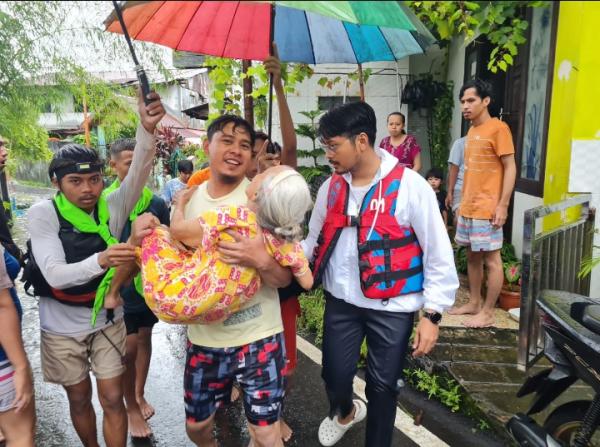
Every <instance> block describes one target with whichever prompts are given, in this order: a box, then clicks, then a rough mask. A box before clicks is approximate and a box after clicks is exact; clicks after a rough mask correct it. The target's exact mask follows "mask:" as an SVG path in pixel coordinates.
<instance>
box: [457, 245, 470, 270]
mask: <svg viewBox="0 0 600 447" xmlns="http://www.w3.org/2000/svg"><path fill="white" fill-rule="evenodd" d="M454 264H455V265H456V271H457V272H458V273H462V274H463V275H466V274H467V268H468V261H467V247H464V246H462V245H456V246H455V248H454Z"/></svg>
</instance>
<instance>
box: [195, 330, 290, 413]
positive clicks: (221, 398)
mask: <svg viewBox="0 0 600 447" xmlns="http://www.w3.org/2000/svg"><path fill="white" fill-rule="evenodd" d="M285 365H286V362H285V344H284V342H283V335H282V334H276V335H273V336H271V337H267V338H264V339H262V340H258V341H256V342H254V343H250V344H247V345H243V346H238V347H235V348H207V347H204V346H197V345H194V344H192V343H190V342H188V347H187V359H186V366H185V374H184V379H183V387H184V401H185V415H186V419H187V421H188V422H201V421H204V420H206V419H208V418H209V417H210V416H211V415H213V414H214V413H215V411H217V409H218V408H220V407H221V406H223V404H226V403H229V402H230V396H231V387H232V385H233V381H234V380H236V381H237V382H238V383H239V384H240V387H241V388H242V399H243V402H244V410H245V413H246V417H247V418H248V421H249V422H250V423H251V424H254V425H270V424H273V423H275V422H277V420H279V417H280V415H281V409H282V401H283V396H284V390H285V367H286V366H285Z"/></svg>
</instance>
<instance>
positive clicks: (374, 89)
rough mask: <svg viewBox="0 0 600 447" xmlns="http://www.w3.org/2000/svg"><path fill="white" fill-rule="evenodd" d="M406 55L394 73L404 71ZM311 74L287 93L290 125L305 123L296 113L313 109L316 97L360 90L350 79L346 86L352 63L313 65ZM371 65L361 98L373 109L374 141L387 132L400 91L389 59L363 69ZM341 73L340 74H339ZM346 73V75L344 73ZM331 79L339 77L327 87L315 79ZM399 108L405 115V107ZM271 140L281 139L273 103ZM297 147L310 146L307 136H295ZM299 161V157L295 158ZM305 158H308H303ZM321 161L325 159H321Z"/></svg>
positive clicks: (275, 105) (309, 147)
mask: <svg viewBox="0 0 600 447" xmlns="http://www.w3.org/2000/svg"><path fill="white" fill-rule="evenodd" d="M408 66H409V62H408V58H406V59H404V60H402V61H399V62H398V72H399V73H400V74H404V75H407V74H408ZM313 68H314V70H315V74H314V75H313V76H312V77H311V78H310V79H306V80H304V81H303V82H302V83H300V84H298V85H297V86H296V93H294V94H289V95H288V96H287V101H288V105H289V107H290V111H291V114H292V120H293V122H294V125H295V126H297V125H298V124H301V123H308V122H309V120H308V118H306V117H305V116H303V115H301V114H300V112H303V111H310V110H316V109H317V106H318V97H319V96H342V97H343V96H344V94H345V95H346V96H360V89H359V85H358V82H357V81H350V84H349V86H348V87H347V88H346V82H345V81H346V79H347V75H346V74H347V73H352V72H354V71H355V70H356V69H357V66H356V65H348V64H339V65H337V64H336V65H316V66H314V67H313ZM367 68H371V69H373V73H372V74H371V76H370V77H369V79H368V80H367V83H366V84H365V100H366V102H367V103H368V104H370V105H371V106H372V107H373V109H374V110H375V114H376V116H377V138H376V144H379V141H380V140H381V139H382V138H383V137H385V136H386V135H387V124H386V120H387V116H388V114H390V113H391V112H394V111H397V110H398V107H399V102H400V101H399V95H400V94H401V91H400V89H399V84H398V82H397V76H396V75H395V74H396V63H393V62H374V63H368V64H364V65H363V70H364V69H367ZM340 73H341V74H340ZM344 73H346V74H344ZM325 76H327V77H329V78H330V79H332V80H333V79H334V78H335V77H337V76H340V77H341V78H342V80H341V81H340V82H338V83H337V84H335V85H334V86H333V87H332V88H331V89H329V88H327V87H322V86H320V85H319V84H318V81H319V79H320V78H322V77H325ZM401 111H402V112H403V113H405V114H406V107H405V106H403V107H402V108H401ZM272 134H273V140H274V141H277V142H281V127H280V124H279V109H278V107H277V103H275V104H274V105H273V132H272ZM298 138H299V139H298V148H299V149H307V150H308V149H312V146H311V142H310V140H309V139H308V138H301V137H298ZM299 161H300V163H302V161H301V160H299ZM307 161H308V160H307ZM323 163H325V160H323Z"/></svg>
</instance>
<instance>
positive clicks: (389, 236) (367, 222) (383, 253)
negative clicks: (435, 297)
mask: <svg viewBox="0 0 600 447" xmlns="http://www.w3.org/2000/svg"><path fill="white" fill-rule="evenodd" d="M404 169H405V168H404V167H402V166H400V165H396V166H395V167H394V169H392V171H391V172H390V173H389V174H388V175H386V176H385V177H384V178H383V179H382V180H381V181H380V182H378V183H377V184H375V185H373V187H371V189H370V190H369V191H368V192H367V194H366V195H365V198H364V199H363V202H362V204H361V207H360V215H359V216H358V217H356V216H349V215H348V196H349V192H350V186H349V185H348V183H347V182H346V180H344V178H343V177H342V176H340V175H336V174H334V175H332V177H331V183H330V184H329V192H328V194H327V215H326V217H325V222H324V223H323V228H322V230H321V234H320V235H319V239H318V241H317V244H318V245H317V247H316V248H315V257H314V259H315V262H314V266H313V274H314V277H315V284H318V283H320V281H321V279H322V277H323V273H324V271H325V267H326V266H327V262H328V261H329V259H330V257H331V254H332V253H333V250H334V248H335V245H336V243H337V241H338V239H339V237H340V234H341V233H342V230H343V229H344V228H346V227H349V226H356V227H357V236H358V256H359V262H358V267H359V270H360V285H361V289H362V292H363V294H364V296H366V297H367V298H372V299H380V300H387V299H389V298H393V297H397V296H400V295H406V294H409V293H415V292H420V291H421V290H423V251H422V250H421V246H420V245H419V241H418V240H417V237H416V235H415V232H414V230H413V228H412V227H411V226H401V225H399V224H398V220H397V219H396V216H395V212H396V199H397V198H398V189H399V187H400V181H401V180H402V175H403V174H404ZM373 223H374V225H373ZM369 233H371V234H369Z"/></svg>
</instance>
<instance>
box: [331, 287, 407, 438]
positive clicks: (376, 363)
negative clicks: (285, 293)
mask: <svg viewBox="0 0 600 447" xmlns="http://www.w3.org/2000/svg"><path fill="white" fill-rule="evenodd" d="M325 298H326V303H325V316H324V331H323V371H322V374H321V376H322V377H323V380H324V381H325V388H326V390H327V396H328V398H329V405H330V414H329V416H330V417H333V416H334V415H335V414H338V415H339V416H340V417H341V418H344V417H346V416H348V414H350V412H351V411H352V406H353V403H352V395H353V391H352V381H353V380H354V376H355V374H356V370H357V363H358V360H359V356H360V346H361V344H362V341H363V339H364V338H365V336H366V338H367V347H368V355H367V374H366V395H367V400H368V404H367V438H366V442H365V445H366V446H369V447H371V446H377V447H386V446H391V444H392V434H393V431H394V420H395V418H396V400H397V395H398V389H397V382H398V379H399V378H400V376H401V373H402V365H403V363H404V356H405V355H406V349H407V347H408V340H409V338H410V334H411V332H412V327H413V319H414V313H401V312H386V311H377V310H371V309H363V308H361V307H357V306H354V305H352V304H348V303H346V302H345V301H343V300H341V299H337V298H335V297H334V296H332V295H331V294H330V293H328V292H325Z"/></svg>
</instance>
